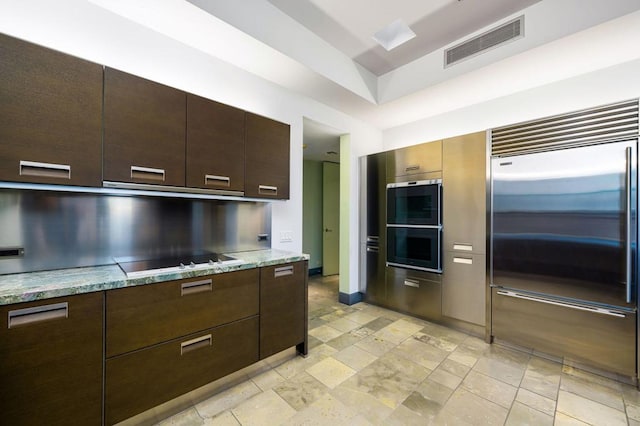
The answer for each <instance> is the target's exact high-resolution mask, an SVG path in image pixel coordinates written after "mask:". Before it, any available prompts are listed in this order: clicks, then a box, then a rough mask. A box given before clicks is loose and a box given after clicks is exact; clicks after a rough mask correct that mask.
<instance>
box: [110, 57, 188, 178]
mask: <svg viewBox="0 0 640 426" xmlns="http://www.w3.org/2000/svg"><path fill="white" fill-rule="evenodd" d="M186 111H187V108H186V95H185V93H184V92H181V91H180V90H177V89H174V88H171V87H168V86H163V85H162V84H158V83H154V82H152V81H149V80H145V79H143V78H140V77H136V76H134V75H131V74H127V73H124V72H121V71H118V70H114V69H111V68H105V75H104V180H106V181H115V182H133V183H145V184H158V185H170V186H184V184H185V174H184V173H185V172H184V170H185V132H186Z"/></svg>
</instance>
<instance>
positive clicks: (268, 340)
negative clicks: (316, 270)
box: [260, 261, 308, 359]
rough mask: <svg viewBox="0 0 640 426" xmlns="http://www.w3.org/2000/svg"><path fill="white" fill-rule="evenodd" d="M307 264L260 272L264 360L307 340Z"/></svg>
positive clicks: (262, 351) (261, 355)
mask: <svg viewBox="0 0 640 426" xmlns="http://www.w3.org/2000/svg"><path fill="white" fill-rule="evenodd" d="M307 268H308V266H307V262H306V261H302V262H295V263H289V264H285V265H276V266H269V267H264V268H261V269H260V359H263V358H266V357H268V356H271V355H273V354H275V353H278V352H280V351H282V350H284V349H287V348H290V347H291V346H298V350H299V351H300V352H303V353H305V352H306V347H305V348H304V349H303V350H300V349H301V348H302V347H303V346H306V345H304V343H305V342H306V340H307Z"/></svg>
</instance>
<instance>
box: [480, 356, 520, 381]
mask: <svg viewBox="0 0 640 426" xmlns="http://www.w3.org/2000/svg"><path fill="white" fill-rule="evenodd" d="M473 370H474V371H477V372H479V373H482V374H485V375H487V376H490V377H493V378H494V379H498V380H500V381H502V382H505V383H507V384H510V385H511V386H519V385H520V381H521V380H522V376H524V372H525V367H524V366H518V367H516V366H514V365H511V364H507V363H505V362H503V361H500V360H497V359H492V358H480V359H479V360H478V362H476V364H475V365H474V366H473Z"/></svg>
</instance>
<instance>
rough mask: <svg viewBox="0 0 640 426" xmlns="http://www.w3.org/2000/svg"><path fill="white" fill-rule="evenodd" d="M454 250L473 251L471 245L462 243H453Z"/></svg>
mask: <svg viewBox="0 0 640 426" xmlns="http://www.w3.org/2000/svg"><path fill="white" fill-rule="evenodd" d="M453 249H454V250H460V251H473V245H471V244H464V243H453Z"/></svg>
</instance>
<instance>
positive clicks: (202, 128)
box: [186, 94, 245, 191]
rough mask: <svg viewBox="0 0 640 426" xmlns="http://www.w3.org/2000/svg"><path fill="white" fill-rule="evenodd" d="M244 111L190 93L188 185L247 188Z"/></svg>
mask: <svg viewBox="0 0 640 426" xmlns="http://www.w3.org/2000/svg"><path fill="white" fill-rule="evenodd" d="M244 116H245V112H244V111H243V110H241V109H237V108H234V107H231V106H228V105H224V104H221V103H218V102H214V101H211V100H209V99H205V98H201V97H199V96H196V95H192V94H188V95H187V154H186V156H187V171H186V173H187V186H188V187H191V188H205V189H214V190H224V191H244V132H245V130H244V120H245V117H244Z"/></svg>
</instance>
